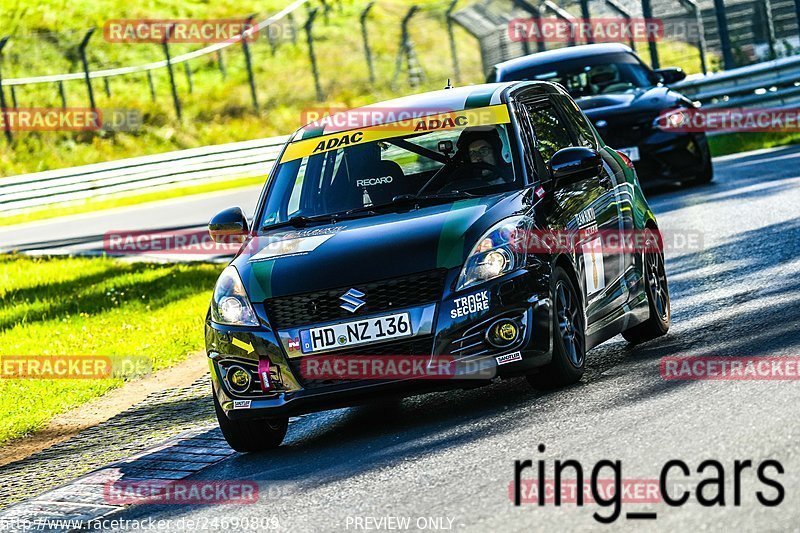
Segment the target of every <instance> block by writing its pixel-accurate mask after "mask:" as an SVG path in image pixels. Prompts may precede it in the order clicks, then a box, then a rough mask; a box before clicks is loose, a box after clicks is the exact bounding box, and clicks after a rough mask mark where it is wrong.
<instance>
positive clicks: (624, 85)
mask: <svg viewBox="0 0 800 533" xmlns="http://www.w3.org/2000/svg"><path fill="white" fill-rule="evenodd" d="M632 87H633V84H632V83H630V82H627V81H618V82H616V83H612V84H610V85H606V86H605V87H603V88H602V89H601V90H600V94H608V93H614V92H620V91H627V90H628V89H630V88H632Z"/></svg>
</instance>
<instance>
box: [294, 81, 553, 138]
mask: <svg viewBox="0 0 800 533" xmlns="http://www.w3.org/2000/svg"><path fill="white" fill-rule="evenodd" d="M528 85H536V86H539V87H540V88H541V90H542V92H546V93H558V91H559V89H558V87H557V86H556V85H555V84H553V83H550V82H544V81H510V82H502V83H483V84H480V85H468V86H464V87H454V88H452V89H442V90H439V91H431V92H426V93H420V94H414V95H410V96H403V97H400V98H394V99H392V100H385V101H383V102H376V103H374V104H369V105H366V106H362V107H356V108H353V109H348V110H346V111H344V110H343V111H340V112H338V113H334V114H333V118H334V119H336V118H337V117H340V118H341V117H344V116H347V115H351V116H358V114H359V113H360V112H364V113H369V112H370V111H373V112H374V111H380V112H381V113H379V114H375V113H372V114H369V115H368V116H369V117H370V118H371V120H372V122H371V124H372V125H378V124H384V123H389V122H393V121H395V120H397V118H396V114H393V113H391V112H392V111H394V112H397V111H402V110H412V111H413V112H414V113H416V115H415V116H422V115H433V114H438V113H448V112H452V111H461V110H463V109H471V108H478V107H485V106H490V105H496V104H501V103H505V102H506V101H507V100H506V98H505V95H506V94H507V92H508V91H507V90H510V89H512V88H515V87H517V86H520V87H521V86H528ZM380 114H383V115H384V116H385V117H386V120H381V118H380ZM332 122H333V123H334V124H336V123H340V124H351V123H352V122H351V121H348V120H346V119H343V120H340V121H337V120H332ZM357 128H358V126H357V125H355V126H352V127H330V126H329V127H324V126H320V125H319V123H318V122H311V123H309V124H306V125H305V126H303V127H301V128H300V129H298V130H297V131H296V132H295V133H294V134H293V135H292V138H291V139H290V141H295V140H299V139H305V138H309V137H316V136H319V135H322V134H324V133H330V132H334V131H344V130H349V129H357Z"/></svg>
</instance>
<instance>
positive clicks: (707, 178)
mask: <svg viewBox="0 0 800 533" xmlns="http://www.w3.org/2000/svg"><path fill="white" fill-rule="evenodd" d="M697 144H698V146H701V147H704V148H705V149H704V150H702V151H703V168H702V169H701V170H700V172H699V173H698V174H697V176H695V178H694V183H697V184H702V183H710V182H711V180H713V179H714V165H713V163H712V162H711V151H710V150H709V148H708V142H707V141H706V142H704V143H702V144H701V143H697ZM701 149H702V148H701Z"/></svg>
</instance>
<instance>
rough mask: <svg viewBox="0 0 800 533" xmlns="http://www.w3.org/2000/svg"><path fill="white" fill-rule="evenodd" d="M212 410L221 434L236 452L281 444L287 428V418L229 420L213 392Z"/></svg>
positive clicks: (255, 450)
mask: <svg viewBox="0 0 800 533" xmlns="http://www.w3.org/2000/svg"><path fill="white" fill-rule="evenodd" d="M212 396H214V411H215V412H216V413H217V421H218V422H219V428H220V429H221V430H222V436H223V437H225V440H226V441H228V444H229V445H230V447H231V448H233V449H234V450H236V451H237V452H244V453H247V452H263V451H267V450H273V449H275V448H277V447H278V446H280V445H281V442H283V438H284V437H285V436H286V431H287V430H288V429H289V418H287V417H283V418H274V419H269V420H231V419H229V418H228V416H227V415H226V414H225V411H223V410H222V406H220V404H219V400H217V396H216V395H215V394H214V395H212Z"/></svg>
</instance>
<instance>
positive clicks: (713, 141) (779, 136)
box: [708, 132, 800, 156]
mask: <svg viewBox="0 0 800 533" xmlns="http://www.w3.org/2000/svg"><path fill="white" fill-rule="evenodd" d="M797 143H800V133H782V132H768V133H723V134H720V135H714V136H712V137H709V138H708V145H709V147H710V148H711V155H712V156H719V155H728V154H738V153H741V152H749V151H751V150H759V149H763V148H775V147H777V146H786V145H789V144H797Z"/></svg>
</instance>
